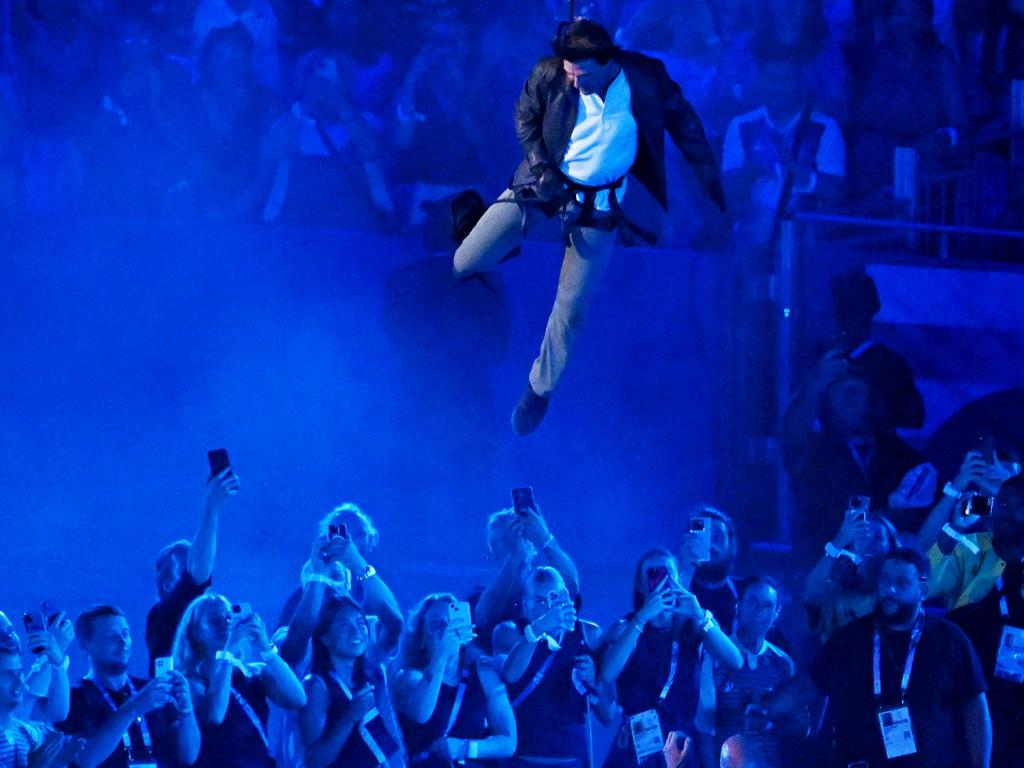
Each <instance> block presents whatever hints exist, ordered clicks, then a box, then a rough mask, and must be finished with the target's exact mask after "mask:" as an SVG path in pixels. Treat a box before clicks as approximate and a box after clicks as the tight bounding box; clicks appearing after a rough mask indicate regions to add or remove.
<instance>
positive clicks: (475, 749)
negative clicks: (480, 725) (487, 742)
mask: <svg viewBox="0 0 1024 768" xmlns="http://www.w3.org/2000/svg"><path fill="white" fill-rule="evenodd" d="M479 754H480V742H479V741H477V740H476V739H470V740H469V741H467V742H466V759H467V760H476V758H477V755H479Z"/></svg>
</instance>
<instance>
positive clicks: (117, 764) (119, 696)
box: [57, 677, 178, 768]
mask: <svg viewBox="0 0 1024 768" xmlns="http://www.w3.org/2000/svg"><path fill="white" fill-rule="evenodd" d="M129 680H130V682H129V683H128V684H127V685H125V686H124V688H122V689H121V690H119V691H106V693H107V696H108V697H109V699H110V701H109V702H108V701H107V698H106V697H104V695H103V692H102V691H101V690H100V687H99V686H98V684H97V683H95V682H93V681H92V680H89V679H87V678H83V679H82V680H81V681H80V682H79V683H78V684H77V685H74V686H72V688H71V709H70V710H69V712H68V718H67V720H65V721H64V722H62V723H57V728H59V729H60V730H62V731H64V732H65V733H69V734H73V735H76V736H86V737H88V736H89V735H90V734H91V733H93V732H94V731H95V730H96V729H97V728H99V727H100V726H101V725H103V724H104V723H105V722H106V721H107V720H108V719H109V718H110V717H111V716H112V715H113V714H114V711H115V708H119V707H120V706H121V705H122V704H124V703H125V702H126V701H128V699H130V698H131V697H132V695H133V692H134V691H138V690H140V689H142V688H144V687H145V686H146V684H147V682H148V681H146V680H140V679H139V678H136V677H132V678H129ZM111 704H113V706H111ZM177 717H178V713H177V710H176V709H175V708H174V707H173V706H172V705H167V706H165V707H161V708H160V709H157V710H154V711H152V712H150V713H148V714H147V715H146V716H145V721H146V727H147V728H148V730H149V734H150V738H151V740H152V744H153V757H154V758H155V759H156V761H157V763H158V764H159V765H162V766H163V765H168V766H170V765H176V764H177V763H176V749H175V747H176V745H175V741H174V736H173V733H174V732H173V728H174V721H175V720H176V719H177ZM128 736H129V738H130V739H131V744H132V754H133V756H134V758H135V760H136V762H143V761H144V758H145V755H146V752H147V751H146V749H145V737H144V735H143V731H142V727H141V726H140V725H139V723H138V722H133V723H132V724H131V726H130V727H129V728H128ZM99 768H128V750H127V749H126V748H125V746H124V741H123V739H122V741H121V742H119V743H118V745H117V747H116V748H115V749H114V751H113V752H111V753H110V757H108V758H107V759H106V760H104V761H103V762H102V763H100V765H99Z"/></svg>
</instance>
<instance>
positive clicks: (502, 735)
mask: <svg viewBox="0 0 1024 768" xmlns="http://www.w3.org/2000/svg"><path fill="white" fill-rule="evenodd" d="M468 611H469V606H468V604H467V603H459V602H458V601H457V600H456V598H455V596H454V595H450V594H447V593H435V594H432V595H428V596H427V597H425V598H424V599H423V600H422V601H420V603H419V605H417V606H416V608H414V609H413V611H412V613H411V614H410V616H409V621H408V623H407V625H406V629H405V633H404V634H403V635H402V641H401V655H400V664H401V669H400V670H399V671H398V673H397V675H396V678H395V685H394V702H395V709H396V710H397V712H398V722H399V724H400V725H401V728H402V737H403V739H404V740H405V746H406V749H407V750H408V753H409V765H410V766H414V767H415V768H442V767H443V766H450V765H451V764H452V763H455V762H458V763H459V764H460V765H463V764H465V765H469V766H481V765H484V764H486V763H489V762H491V761H494V760H499V759H502V758H507V757H511V756H512V754H513V753H514V752H515V750H516V721H515V715H514V714H513V713H512V706H511V704H510V703H509V700H508V693H507V691H506V689H505V684H504V683H503V682H502V679H501V675H500V673H499V672H498V670H497V669H495V667H494V662H493V661H492V660H491V659H489V658H488V657H486V656H483V655H482V654H481V653H480V652H479V650H478V649H477V648H476V647H474V646H473V645H472V642H473V639H474V637H475V635H474V632H473V627H472V625H471V623H470V621H469V616H468Z"/></svg>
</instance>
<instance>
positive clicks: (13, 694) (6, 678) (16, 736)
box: [0, 621, 84, 768]
mask: <svg viewBox="0 0 1024 768" xmlns="http://www.w3.org/2000/svg"><path fill="white" fill-rule="evenodd" d="M24 672H25V670H24V666H23V664H22V661H21V641H20V639H19V638H18V635H17V633H16V632H15V631H14V628H13V626H12V625H11V623H10V622H9V621H8V622H6V623H4V622H0V766H4V768H8V766H11V767H12V768H20V766H32V767H33V768H58V766H60V767H62V766H66V765H67V764H68V763H69V762H71V760H73V759H74V758H75V756H76V755H77V754H78V753H79V752H80V751H81V750H82V747H83V746H84V744H82V742H81V740H80V739H76V738H73V737H71V736H65V735H63V734H61V733H60V732H58V731H55V730H54V729H53V727H52V726H50V725H47V724H45V723H41V722H37V721H31V720H23V719H21V718H19V717H17V712H18V710H19V709H20V708H21V707H22V706H23V704H24V701H25V679H24Z"/></svg>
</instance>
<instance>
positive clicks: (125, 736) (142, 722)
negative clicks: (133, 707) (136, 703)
mask: <svg viewBox="0 0 1024 768" xmlns="http://www.w3.org/2000/svg"><path fill="white" fill-rule="evenodd" d="M86 679H87V680H88V681H89V682H90V683H92V684H93V686H94V687H95V688H96V690H97V691H99V692H100V696H102V697H103V700H104V701H105V702H107V706H108V707H110V711H111V712H117V704H116V703H114V699H113V698H112V697H111V696H110V692H109V691H107V689H106V688H104V687H103V686H102V685H100V684H99V683H97V682H96V681H95V680H93V679H92V678H86ZM128 692H129V693H130V694H131V695H132V696H134V695H135V685H134V684H133V683H132V681H131V678H128ZM135 722H136V723H138V725H139V730H140V731H141V732H142V745H143V746H144V747H145V748H146V749H147V750H148V751H149V752H150V753H152V750H153V739H152V738H151V737H150V735H149V726H148V725H147V724H146V718H145V717H144V716H142V715H140V716H139V717H137V718H135ZM128 728H131V726H130V725H129V726H128ZM121 743H122V744H124V748H125V749H131V748H132V739H131V735H130V734H129V732H128V730H127V729H126V730H125V732H124V733H122V734H121Z"/></svg>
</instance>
